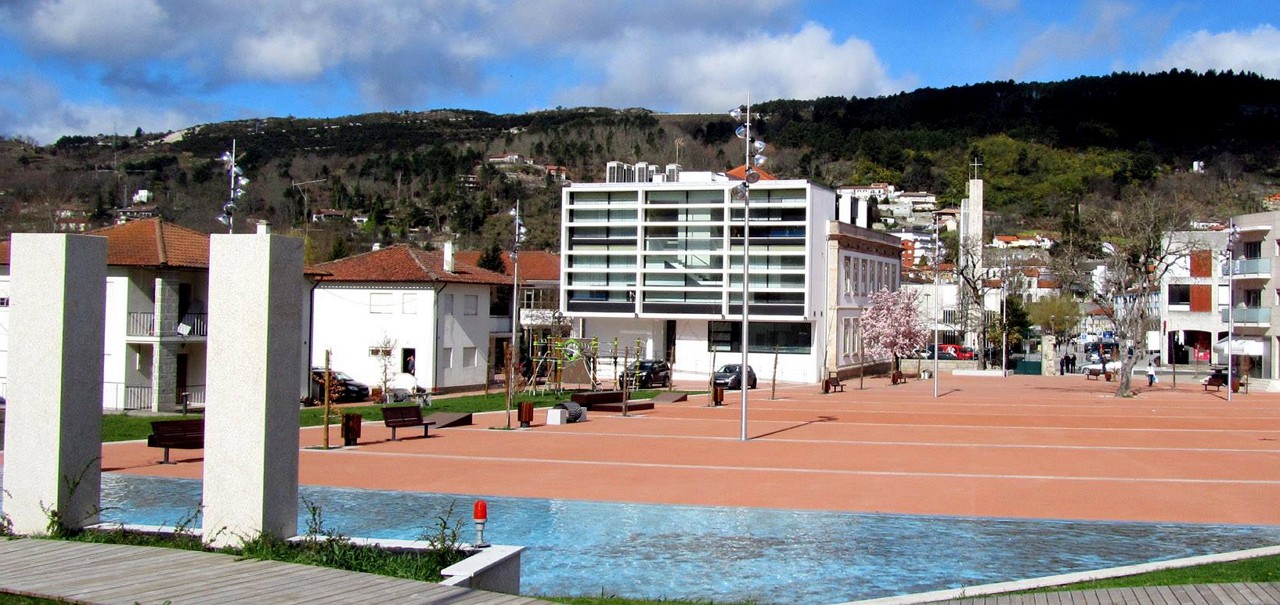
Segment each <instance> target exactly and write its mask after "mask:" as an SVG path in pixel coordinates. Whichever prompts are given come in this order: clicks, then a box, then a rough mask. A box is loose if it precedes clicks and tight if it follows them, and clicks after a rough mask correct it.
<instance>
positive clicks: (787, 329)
mask: <svg viewBox="0 0 1280 605" xmlns="http://www.w3.org/2000/svg"><path fill="white" fill-rule="evenodd" d="M748 329H749V330H750V331H751V334H750V338H751V348H750V352H751V353H773V352H774V351H777V352H779V353H809V352H810V350H811V349H812V347H813V337H812V332H813V326H811V325H810V324H807V323H788V322H768V321H766V322H751V325H750V326H749V328H748ZM741 342H742V322H738V321H713V322H709V323H708V326H707V350H708V351H729V352H740V351H742V349H741Z"/></svg>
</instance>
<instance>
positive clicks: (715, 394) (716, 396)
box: [711, 387, 724, 405]
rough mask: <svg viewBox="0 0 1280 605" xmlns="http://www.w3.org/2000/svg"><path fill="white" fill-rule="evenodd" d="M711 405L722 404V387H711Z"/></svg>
mask: <svg viewBox="0 0 1280 605" xmlns="http://www.w3.org/2000/svg"><path fill="white" fill-rule="evenodd" d="M711 405H724V387H715V388H713V389H711Z"/></svg>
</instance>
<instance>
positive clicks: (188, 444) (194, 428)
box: [147, 418, 204, 464]
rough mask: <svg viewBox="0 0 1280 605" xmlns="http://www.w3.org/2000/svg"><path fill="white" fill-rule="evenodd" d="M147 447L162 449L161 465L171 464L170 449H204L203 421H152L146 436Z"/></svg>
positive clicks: (197, 419)
mask: <svg viewBox="0 0 1280 605" xmlns="http://www.w3.org/2000/svg"><path fill="white" fill-rule="evenodd" d="M147 447H162V448H164V460H163V461H162V462H161V464H173V463H172V462H169V450H170V449H179V450H200V449H204V419H203V418H194V419H189V420H153V421H151V434H150V435H147Z"/></svg>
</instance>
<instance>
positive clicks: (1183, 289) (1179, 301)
mask: <svg viewBox="0 0 1280 605" xmlns="http://www.w3.org/2000/svg"><path fill="white" fill-rule="evenodd" d="M1169 304H1170V305H1171V306H1172V305H1190V304H1191V284H1169Z"/></svg>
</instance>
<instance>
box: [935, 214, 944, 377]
mask: <svg viewBox="0 0 1280 605" xmlns="http://www.w3.org/2000/svg"><path fill="white" fill-rule="evenodd" d="M942 251H943V248H942V238H941V237H939V234H938V215H937V214H934V215H933V257H934V261H933V305H934V306H933V398H934V399H937V398H938V369H939V362H938V358H939V357H941V355H940V354H939V351H938V345H939V344H941V343H940V342H939V338H938V316H939V315H941V314H942V290H941V289H939V288H940V285H941V280H940V276H941V275H942Z"/></svg>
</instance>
